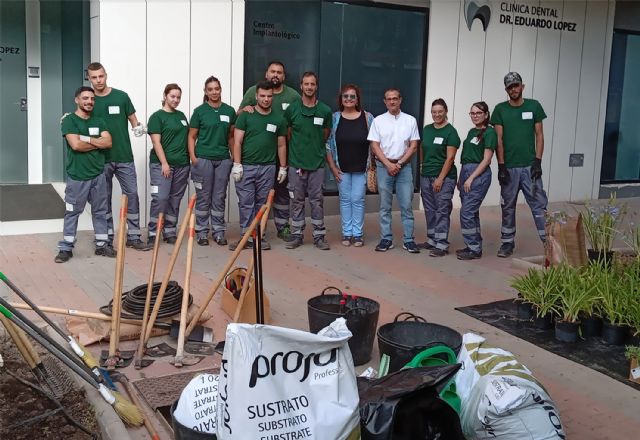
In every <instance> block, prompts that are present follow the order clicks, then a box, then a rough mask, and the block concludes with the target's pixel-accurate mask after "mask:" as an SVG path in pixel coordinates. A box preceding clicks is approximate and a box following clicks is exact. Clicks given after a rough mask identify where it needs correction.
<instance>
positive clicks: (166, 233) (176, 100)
mask: <svg viewBox="0 0 640 440" xmlns="http://www.w3.org/2000/svg"><path fill="white" fill-rule="evenodd" d="M181 97H182V89H181V88H180V86H178V84H173V83H172V84H167V86H166V87H165V88H164V94H163V98H162V108H161V109H160V110H158V111H157V112H155V113H154V114H152V115H151V117H150V118H149V124H147V131H148V133H149V135H150V136H151V142H152V144H153V150H151V154H150V157H149V177H150V181H151V208H150V212H149V238H153V237H155V235H156V227H157V222H158V214H160V213H161V212H164V229H163V231H162V234H163V239H164V241H166V242H167V243H169V244H173V243H175V242H176V224H177V222H178V216H179V213H180V212H179V211H180V201H181V200H182V197H183V196H184V192H185V190H186V189H187V184H188V183H189V155H188V154H187V133H188V131H189V122H188V121H187V117H186V116H185V115H184V113H182V112H181V111H180V110H178V105H179V104H180V98H181Z"/></svg>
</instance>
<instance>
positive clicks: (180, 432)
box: [169, 400, 218, 440]
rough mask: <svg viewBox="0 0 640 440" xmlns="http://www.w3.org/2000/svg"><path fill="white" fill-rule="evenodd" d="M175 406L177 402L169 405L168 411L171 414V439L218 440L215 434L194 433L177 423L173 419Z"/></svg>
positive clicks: (192, 430) (193, 430)
mask: <svg viewBox="0 0 640 440" xmlns="http://www.w3.org/2000/svg"><path fill="white" fill-rule="evenodd" d="M176 405H178V401H177V400H176V401H175V402H173V405H171V409H170V410H169V411H170V412H171V426H172V427H173V438H174V439H175V440H216V439H217V438H218V436H216V435H215V434H210V433H208V432H200V431H196V430H195V429H191V428H188V427H186V426H184V425H183V424H182V423H180V422H178V421H177V420H176V418H175V417H173V412H174V411H175V409H176Z"/></svg>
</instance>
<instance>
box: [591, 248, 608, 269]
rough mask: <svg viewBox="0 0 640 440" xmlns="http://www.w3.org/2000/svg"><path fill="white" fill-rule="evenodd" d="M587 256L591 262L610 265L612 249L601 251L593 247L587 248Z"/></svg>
mask: <svg viewBox="0 0 640 440" xmlns="http://www.w3.org/2000/svg"><path fill="white" fill-rule="evenodd" d="M587 257H589V261H590V262H592V263H602V264H604V267H611V263H612V262H613V251H609V252H602V251H596V250H595V249H587Z"/></svg>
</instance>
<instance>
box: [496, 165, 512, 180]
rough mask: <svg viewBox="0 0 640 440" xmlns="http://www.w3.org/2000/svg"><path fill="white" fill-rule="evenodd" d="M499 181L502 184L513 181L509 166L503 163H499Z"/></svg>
mask: <svg viewBox="0 0 640 440" xmlns="http://www.w3.org/2000/svg"><path fill="white" fill-rule="evenodd" d="M498 182H499V183H500V186H505V185H508V184H509V183H511V176H510V175H509V171H508V170H507V166H506V165H505V164H503V163H499V164H498Z"/></svg>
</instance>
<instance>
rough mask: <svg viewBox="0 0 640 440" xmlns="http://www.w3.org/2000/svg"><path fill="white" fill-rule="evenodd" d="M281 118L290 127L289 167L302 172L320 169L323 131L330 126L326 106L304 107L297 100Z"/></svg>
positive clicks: (328, 109) (323, 161) (325, 153)
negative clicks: (299, 169)
mask: <svg viewBox="0 0 640 440" xmlns="http://www.w3.org/2000/svg"><path fill="white" fill-rule="evenodd" d="M284 118H285V119H286V121H287V124H288V125H289V127H291V139H289V146H288V155H289V158H288V160H289V166H291V167H294V168H301V169H303V170H317V169H320V168H322V167H323V166H324V164H325V161H326V157H327V147H326V145H325V137H324V129H325V128H328V129H331V126H332V113H331V109H330V108H329V106H328V105H327V104H325V103H323V102H320V101H318V102H317V103H316V105H315V106H313V107H307V106H305V105H304V104H303V103H302V100H301V99H298V100H296V101H294V102H293V103H292V104H291V105H290V106H289V107H287V109H286V110H285V112H284Z"/></svg>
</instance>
